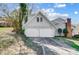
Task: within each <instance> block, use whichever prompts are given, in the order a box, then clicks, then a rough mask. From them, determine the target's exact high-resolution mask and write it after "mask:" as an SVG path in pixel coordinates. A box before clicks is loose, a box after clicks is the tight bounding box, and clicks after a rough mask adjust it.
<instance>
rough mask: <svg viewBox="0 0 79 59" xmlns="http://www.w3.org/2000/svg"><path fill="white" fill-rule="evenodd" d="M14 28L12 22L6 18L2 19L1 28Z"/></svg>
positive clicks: (0, 21) (0, 20) (0, 18)
mask: <svg viewBox="0 0 79 59" xmlns="http://www.w3.org/2000/svg"><path fill="white" fill-rule="evenodd" d="M10 26H12V21H10V20H7V19H6V18H4V17H0V27H10Z"/></svg>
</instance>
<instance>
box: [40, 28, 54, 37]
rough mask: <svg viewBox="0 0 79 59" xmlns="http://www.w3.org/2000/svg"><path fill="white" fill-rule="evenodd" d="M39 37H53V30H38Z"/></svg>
mask: <svg viewBox="0 0 79 59" xmlns="http://www.w3.org/2000/svg"><path fill="white" fill-rule="evenodd" d="M40 37H54V30H51V29H40Z"/></svg>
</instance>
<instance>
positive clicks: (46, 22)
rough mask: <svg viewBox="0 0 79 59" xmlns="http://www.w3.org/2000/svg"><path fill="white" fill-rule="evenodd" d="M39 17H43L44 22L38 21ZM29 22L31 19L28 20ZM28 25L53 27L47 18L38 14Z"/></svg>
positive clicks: (31, 26)
mask: <svg viewBox="0 0 79 59" xmlns="http://www.w3.org/2000/svg"><path fill="white" fill-rule="evenodd" d="M37 17H42V19H43V21H42V22H37ZM28 22H29V21H28ZM26 26H27V27H30V28H50V27H52V26H51V25H50V24H49V22H48V21H46V18H45V17H43V16H42V15H40V14H38V15H37V16H36V17H34V18H33V19H32V20H31V21H30V22H29V23H28V24H27V25H26Z"/></svg>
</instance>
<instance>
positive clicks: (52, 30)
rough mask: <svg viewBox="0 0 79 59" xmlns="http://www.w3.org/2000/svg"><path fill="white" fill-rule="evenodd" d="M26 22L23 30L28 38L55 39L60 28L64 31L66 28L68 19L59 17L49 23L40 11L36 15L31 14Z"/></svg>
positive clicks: (23, 24)
mask: <svg viewBox="0 0 79 59" xmlns="http://www.w3.org/2000/svg"><path fill="white" fill-rule="evenodd" d="M25 19H26V17H25V18H24V20H25ZM24 20H23V22H22V28H23V29H24V33H25V35H26V36H27V37H54V36H58V35H59V33H58V28H61V29H62V30H63V29H64V28H66V21H67V18H62V17H57V18H54V19H53V20H52V21H49V19H48V17H47V16H45V15H44V14H43V12H41V11H38V12H37V13H35V14H29V16H28V21H27V22H25V21H24ZM62 36H63V33H62Z"/></svg>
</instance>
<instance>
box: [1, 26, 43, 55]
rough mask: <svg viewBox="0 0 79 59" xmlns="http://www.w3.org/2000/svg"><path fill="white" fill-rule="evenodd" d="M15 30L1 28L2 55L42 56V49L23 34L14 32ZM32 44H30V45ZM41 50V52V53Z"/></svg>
mask: <svg viewBox="0 0 79 59" xmlns="http://www.w3.org/2000/svg"><path fill="white" fill-rule="evenodd" d="M12 30H13V28H9V27H6V28H0V54H1V55H9V54H10V55H19V54H20V55H23V54H25V55H28V54H33V55H35V54H42V50H41V47H40V46H38V45H37V44H35V43H33V42H32V40H30V39H29V38H27V37H25V36H24V35H22V34H16V33H14V32H12ZM29 42H30V43H29ZM39 50H40V51H39Z"/></svg>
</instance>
